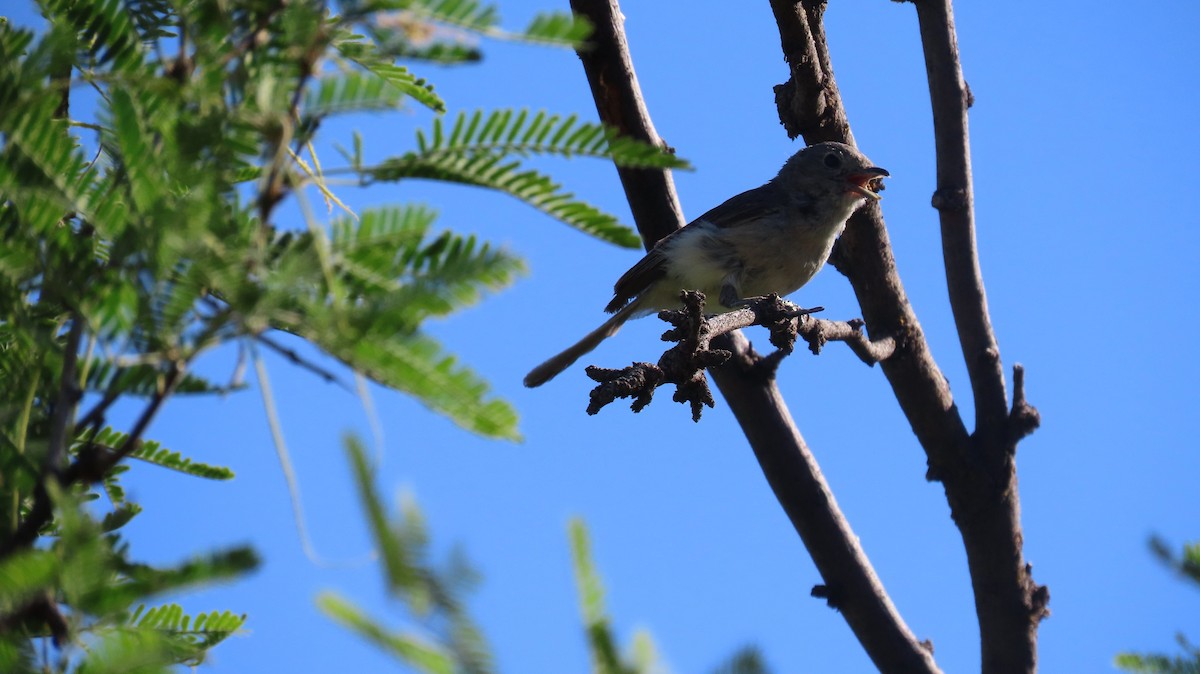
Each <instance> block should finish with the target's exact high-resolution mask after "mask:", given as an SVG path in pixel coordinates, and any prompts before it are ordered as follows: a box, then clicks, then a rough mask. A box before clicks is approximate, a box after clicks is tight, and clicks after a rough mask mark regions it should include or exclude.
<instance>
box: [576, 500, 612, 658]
mask: <svg viewBox="0 0 1200 674" xmlns="http://www.w3.org/2000/svg"><path fill="white" fill-rule="evenodd" d="M567 529H568V534H569V536H570V540H571V564H572V567H573V569H574V571H575V585H576V587H577V588H578V590H579V605H580V607H581V608H582V610H583V623H584V628H585V630H586V631H587V639H588V648H589V650H590V652H591V655H592V666H593V669H594V671H596V672H603V673H604V674H622V673H623V672H625V667H624V665H622V663H621V656H620V653H619V652H618V650H617V642H616V637H615V636H614V635H613V632H612V627H611V626H610V625H609V617H608V613H607V611H606V610H605V608H604V586H603V584H602V583H601V582H600V574H599V573H597V571H596V565H595V562H594V561H593V560H592V549H591V542H590V541H589V540H588V531H587V525H585V524H584V523H583V520H581V519H579V518H578V517H574V518H571V520H570V522H569V523H568V524H567Z"/></svg>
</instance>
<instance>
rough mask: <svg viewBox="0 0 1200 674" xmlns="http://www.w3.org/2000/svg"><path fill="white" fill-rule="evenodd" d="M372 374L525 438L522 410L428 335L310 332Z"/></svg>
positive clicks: (451, 412)
mask: <svg viewBox="0 0 1200 674" xmlns="http://www.w3.org/2000/svg"><path fill="white" fill-rule="evenodd" d="M305 336H306V337H308V338H309V339H311V340H313V341H314V342H316V343H317V344H319V345H320V346H322V347H323V348H325V349H326V350H327V351H329V352H330V353H331V354H333V355H334V356H336V357H337V358H339V359H340V360H342V361H343V362H345V363H346V364H347V365H349V366H350V367H352V368H354V369H355V370H358V371H359V372H362V373H363V374H364V375H366V376H367V377H370V378H371V379H373V380H375V381H377V382H379V383H381V384H383V385H385V386H389V387H391V388H395V389H399V390H401V391H404V392H406V393H409V394H411V395H412V396H413V397H415V398H416V399H417V400H419V401H420V402H421V403H423V404H425V405H426V406H428V407H429V408H430V409H432V410H434V411H436V412H438V413H441V414H444V415H445V416H447V417H449V418H450V419H451V420H452V421H454V422H455V423H457V424H458V425H459V426H462V427H463V428H465V429H467V430H469V431H472V432H474V433H478V434H479V435H482V436H484V437H491V438H506V439H509V440H517V439H520V434H519V433H518V432H517V413H516V411H515V410H514V409H513V408H512V407H511V406H510V405H509V404H508V403H506V402H504V401H503V400H497V399H495V398H490V397H489V396H488V386H487V384H486V383H485V382H484V381H483V380H482V379H480V378H479V377H478V375H476V374H475V373H474V372H472V371H471V370H470V369H468V368H466V367H463V366H462V365H460V364H459V363H458V362H457V360H456V359H455V358H454V357H453V356H448V355H446V354H445V352H443V351H442V348H441V346H440V345H439V344H438V343H437V342H435V341H434V340H432V339H430V338H428V337H425V336H423V335H419V334H415V335H397V336H391V335H381V334H368V335H364V336H363V337H362V338H360V339H357V340H355V341H353V342H352V343H339V342H334V343H329V340H328V339H327V338H326V337H325V336H324V335H322V334H319V333H318V332H313V333H311V334H305Z"/></svg>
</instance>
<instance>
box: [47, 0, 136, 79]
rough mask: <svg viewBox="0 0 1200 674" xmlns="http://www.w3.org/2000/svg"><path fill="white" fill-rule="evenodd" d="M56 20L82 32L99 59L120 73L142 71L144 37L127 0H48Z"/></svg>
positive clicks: (97, 63) (82, 36) (102, 63)
mask: <svg viewBox="0 0 1200 674" xmlns="http://www.w3.org/2000/svg"><path fill="white" fill-rule="evenodd" d="M41 4H42V6H43V7H45V8H46V9H47V10H49V13H50V15H51V20H52V21H54V22H58V21H66V22H69V24H70V25H71V26H72V27H73V28H74V29H75V30H76V32H78V33H79V35H80V37H81V38H82V39H83V42H84V44H85V45H87V46H88V48H89V50H90V52H91V54H92V55H93V56H94V57H95V59H96V65H109V66H111V67H112V69H113V70H115V71H117V72H123V73H127V74H134V73H137V72H138V71H140V70H141V68H142V66H143V63H142V59H143V52H142V44H141V39H142V36H141V35H140V34H139V33H138V31H137V29H136V27H135V26H134V23H133V21H132V19H131V17H130V15H129V13H128V12H126V11H125V3H124V2H123V0H91V1H86V0H84V1H72V0H44V2H42V3H41Z"/></svg>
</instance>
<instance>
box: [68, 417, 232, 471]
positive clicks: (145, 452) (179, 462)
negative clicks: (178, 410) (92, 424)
mask: <svg viewBox="0 0 1200 674" xmlns="http://www.w3.org/2000/svg"><path fill="white" fill-rule="evenodd" d="M128 440H129V435H128V434H127V433H122V432H120V431H116V430H113V429H112V428H107V427H106V428H104V429H101V430H100V431H98V432H97V433H96V434H95V436H94V437H89V434H88V431H87V429H81V430H80V431H79V435H78V436H77V437H76V438H75V441H74V443H73V444H72V449H73V450H74V451H79V450H80V449H81V448H82V447H84V446H85V445H91V446H95V447H101V448H104V449H107V450H109V451H114V452H115V451H119V450H120V449H121V448H122V447H123V446H124V445H125V443H126V442H128ZM129 456H130V457H131V458H134V459H139V460H141V461H145V462H147V463H153V464H155V465H158V466H162V467H163V468H170V469H171V470H175V471H179V472H180V473H186V474H188V475H193V476H195V477H202V478H205V479H208V480H231V479H233V471H232V470H231V469H229V468H226V467H224V466H210V465H208V464H205V463H199V462H196V461H192V460H191V459H187V458H185V457H183V456H181V455H180V454H179V452H172V451H171V450H169V449H167V448H165V447H163V446H161V445H160V444H159V443H157V442H155V441H153V440H142V441H141V444H140V445H139V446H138V448H137V449H135V450H133V451H132V452H130V454H129Z"/></svg>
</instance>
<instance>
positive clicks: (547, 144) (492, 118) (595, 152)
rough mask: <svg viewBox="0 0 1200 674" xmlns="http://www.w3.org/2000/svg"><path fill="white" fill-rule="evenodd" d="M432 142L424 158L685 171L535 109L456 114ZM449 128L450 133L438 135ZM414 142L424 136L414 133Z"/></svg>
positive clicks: (635, 145)
mask: <svg viewBox="0 0 1200 674" xmlns="http://www.w3.org/2000/svg"><path fill="white" fill-rule="evenodd" d="M432 124H433V128H432V130H431V133H432V136H433V139H434V140H433V142H432V143H429V144H427V145H422V146H421V149H420V154H421V155H422V156H424V157H464V156H465V157H471V156H476V155H479V154H500V155H505V154H517V155H521V156H526V155H534V154H538V155H558V156H563V157H595V158H599V159H609V160H612V161H613V162H614V163H615V164H617V165H618V166H623V167H628V168H671V169H690V168H691V165H690V164H688V162H686V161H684V160H683V159H680V158H679V157H677V156H675V155H674V154H673V153H672V152H671V151H669V150H665V149H661V148H657V147H655V146H653V145H649V144H646V143H642V142H641V141H637V140H634V139H632V138H627V137H619V136H617V134H616V132H615V131H613V130H612V129H609V128H607V127H605V126H604V125H603V124H594V123H591V122H580V121H579V118H578V117H577V116H575V115H567V116H566V117H562V116H560V115H555V114H550V113H547V112H546V111H545V110H539V111H537V112H536V113H534V114H532V115H531V114H530V112H529V111H528V110H519V111H516V112H514V111H512V110H493V111H491V112H485V111H483V110H475V111H473V112H470V113H468V112H460V113H458V114H457V115H456V116H455V118H454V121H453V122H452V123H450V122H444V121H443V120H442V119H441V118H435V119H434V120H433V122H432ZM447 124H450V125H451V126H452V128H453V130H454V131H453V132H452V133H451V134H449V135H446V134H444V133H443V128H444V126H445V125H447ZM418 134H419V137H423V134H421V133H420V132H419V131H418Z"/></svg>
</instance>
